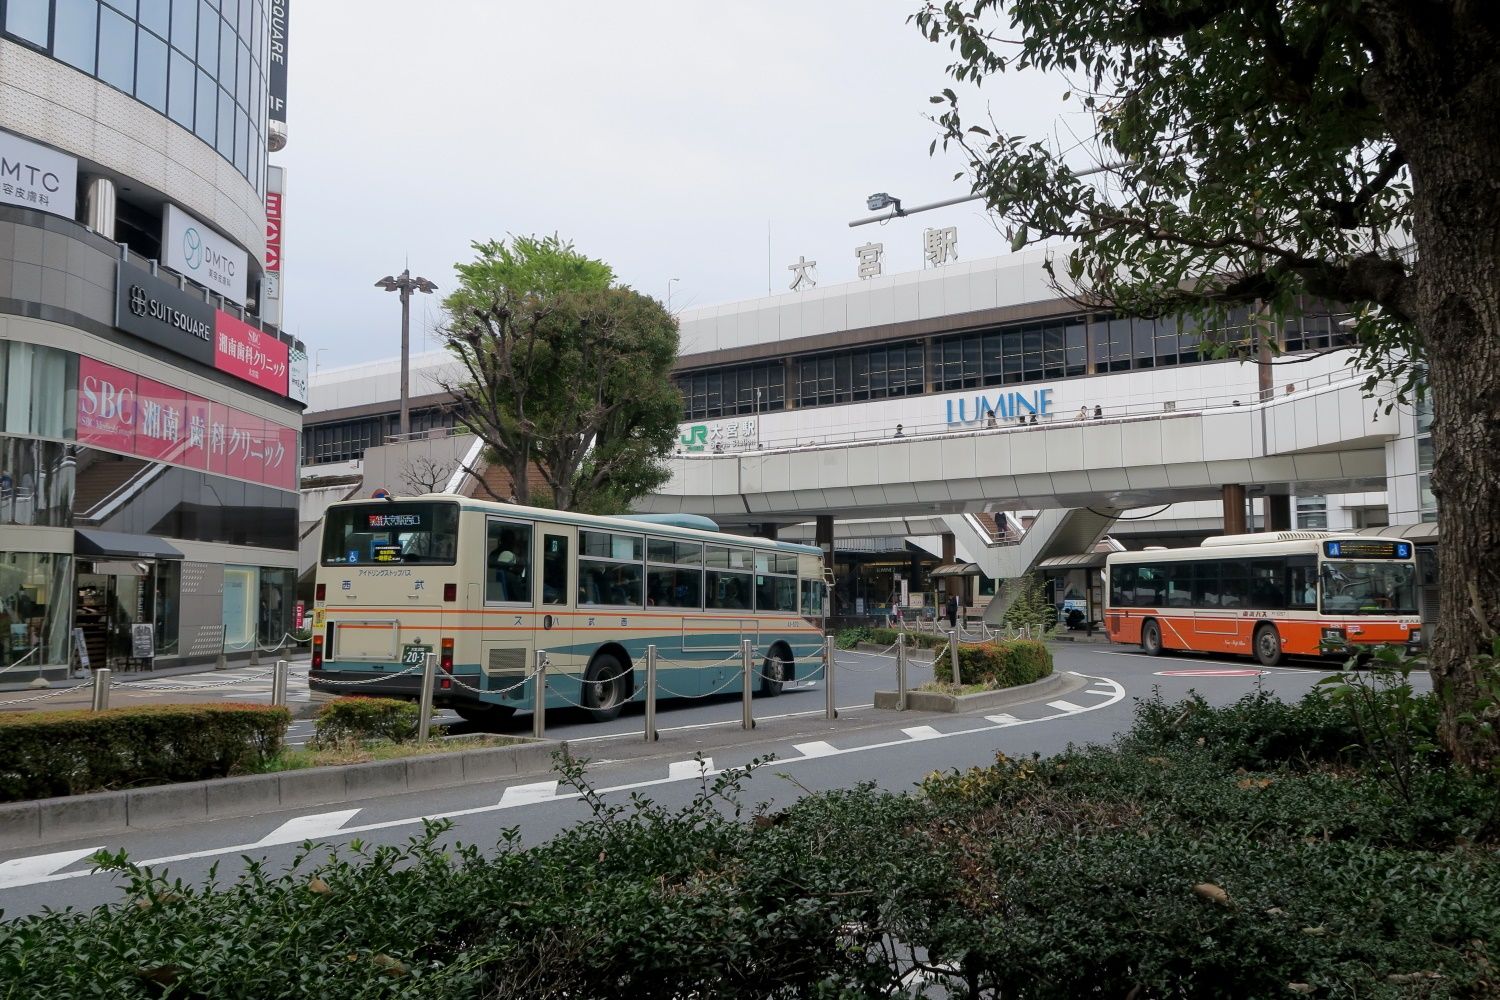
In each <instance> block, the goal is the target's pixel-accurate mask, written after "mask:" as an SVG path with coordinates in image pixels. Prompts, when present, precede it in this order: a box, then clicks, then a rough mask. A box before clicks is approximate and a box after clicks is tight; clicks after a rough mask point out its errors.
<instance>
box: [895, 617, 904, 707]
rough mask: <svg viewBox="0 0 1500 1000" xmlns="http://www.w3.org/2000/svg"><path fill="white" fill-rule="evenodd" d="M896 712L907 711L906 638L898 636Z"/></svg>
mask: <svg viewBox="0 0 1500 1000" xmlns="http://www.w3.org/2000/svg"><path fill="white" fill-rule="evenodd" d="M896 711H898V712H904V711H906V636H904V635H898V636H896Z"/></svg>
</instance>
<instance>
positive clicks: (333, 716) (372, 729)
mask: <svg viewBox="0 0 1500 1000" xmlns="http://www.w3.org/2000/svg"><path fill="white" fill-rule="evenodd" d="M421 720H422V710H421V706H419V705H418V704H417V703H416V702H414V701H403V700H401V699H400V698H361V697H357V696H354V697H347V698H335V699H334V700H333V701H330V702H328V704H326V705H324V706H323V707H322V708H320V709H318V718H317V722H316V723H315V724H314V734H313V742H314V743H316V744H317V745H318V746H320V747H335V746H340V745H343V744H348V743H358V742H361V741H364V740H387V741H389V742H391V743H404V742H405V741H407V740H410V739H415V738H416V735H417V724H418V723H419V722H421Z"/></svg>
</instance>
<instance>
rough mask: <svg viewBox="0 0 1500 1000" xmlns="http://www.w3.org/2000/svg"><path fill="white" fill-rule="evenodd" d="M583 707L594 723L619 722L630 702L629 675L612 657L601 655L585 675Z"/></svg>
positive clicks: (609, 654)
mask: <svg viewBox="0 0 1500 1000" xmlns="http://www.w3.org/2000/svg"><path fill="white" fill-rule="evenodd" d="M582 694H583V699H582V701H583V707H584V709H585V710H586V711H587V712H588V713H589V718H591V719H593V720H594V721H595V722H610V721H612V720H614V719H617V718H619V716H620V710H621V709H622V708H624V707H625V703H626V702H627V701H629V700H630V671H629V670H627V669H626V668H625V666H624V664H622V663H621V662H620V661H619V660H618V659H616V658H615V657H614V655H613V654H611V653H600V654H599V655H598V656H596V657H594V660H593V662H592V663H590V664H589V668H588V670H587V671H586V672H585V673H584V675H583V691H582Z"/></svg>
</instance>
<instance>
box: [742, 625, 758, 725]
mask: <svg viewBox="0 0 1500 1000" xmlns="http://www.w3.org/2000/svg"><path fill="white" fill-rule="evenodd" d="M754 658H755V650H754V648H753V647H752V646H751V645H750V640H749V639H741V640H740V672H741V673H742V674H743V675H744V678H745V691H744V697H743V698H741V699H740V700H741V703H742V705H743V707H744V712H743V717H742V718H741V719H740V725H741V726H742V727H743V728H745V729H754V728H755V713H754V712H753V711H752V710H751V708H750V699H751V698H753V697H754V696H755V665H754V663H753V662H752V661H753V660H754Z"/></svg>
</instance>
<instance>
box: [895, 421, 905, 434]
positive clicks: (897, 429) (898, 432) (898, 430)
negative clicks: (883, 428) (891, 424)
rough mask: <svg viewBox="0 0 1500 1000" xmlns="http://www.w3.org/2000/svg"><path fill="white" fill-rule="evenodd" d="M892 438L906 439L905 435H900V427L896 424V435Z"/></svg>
mask: <svg viewBox="0 0 1500 1000" xmlns="http://www.w3.org/2000/svg"><path fill="white" fill-rule="evenodd" d="M894 436H895V437H906V435H905V434H902V433H901V425H900V424H897V425H896V433H895V435H894Z"/></svg>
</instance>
